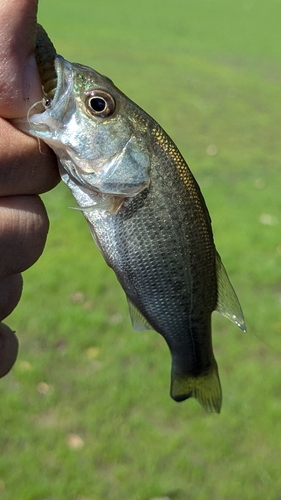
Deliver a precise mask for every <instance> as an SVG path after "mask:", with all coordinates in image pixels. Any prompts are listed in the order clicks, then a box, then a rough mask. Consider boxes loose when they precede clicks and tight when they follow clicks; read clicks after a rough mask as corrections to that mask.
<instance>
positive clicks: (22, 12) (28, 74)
mask: <svg viewBox="0 0 281 500" xmlns="http://www.w3.org/2000/svg"><path fill="white" fill-rule="evenodd" d="M37 4H38V0H1V2H0V116H1V117H3V118H21V117H24V116H26V114H27V111H28V109H29V108H30V106H31V105H32V104H34V102H36V101H38V100H40V99H42V88H41V83H40V78H39V74H38V71H37V66H36V62H35V58H34V49H35V43H36V14H37Z"/></svg>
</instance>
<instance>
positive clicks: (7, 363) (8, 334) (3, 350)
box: [0, 323, 19, 377]
mask: <svg viewBox="0 0 281 500" xmlns="http://www.w3.org/2000/svg"><path fill="white" fill-rule="evenodd" d="M18 350H19V343H18V339H17V337H16V335H15V332H13V331H12V330H11V329H10V328H9V327H8V326H7V325H4V323H0V377H4V375H6V374H7V373H8V372H9V371H10V370H11V368H12V367H13V365H14V363H15V361H16V359H17V356H18Z"/></svg>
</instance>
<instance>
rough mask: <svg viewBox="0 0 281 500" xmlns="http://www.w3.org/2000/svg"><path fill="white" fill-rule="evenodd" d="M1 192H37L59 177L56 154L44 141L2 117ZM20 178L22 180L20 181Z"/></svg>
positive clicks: (0, 148) (8, 193) (42, 190)
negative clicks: (24, 132)
mask: <svg viewBox="0 0 281 500" xmlns="http://www.w3.org/2000/svg"><path fill="white" fill-rule="evenodd" d="M0 137H1V143H0V196H11V195H15V194H38V193H44V192H45V191H49V190H50V189H52V188H53V187H54V186H56V185H57V184H58V182H59V181H60V177H59V172H58V166H57V160H56V156H55V154H54V153H53V151H52V150H51V149H49V148H48V147H47V146H46V145H45V144H44V143H43V142H41V143H40V149H39V143H38V141H37V139H35V138H34V137H30V136H27V135H26V134H23V133H22V132H20V131H19V130H17V129H16V128H14V127H13V126H12V125H11V124H10V123H9V122H7V121H6V120H3V119H1V118H0ZM19 180H20V181H19Z"/></svg>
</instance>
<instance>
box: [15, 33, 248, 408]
mask: <svg viewBox="0 0 281 500" xmlns="http://www.w3.org/2000/svg"><path fill="white" fill-rule="evenodd" d="M37 62H38V67H39V71H40V74H41V78H42V83H43V89H44V99H43V100H42V104H41V109H40V105H39V108H38V106H37V108H36V107H34V108H33V109H32V110H31V111H30V113H29V117H28V120H26V121H23V120H20V121H19V120H18V121H17V122H16V126H18V127H19V128H21V129H22V130H23V131H25V132H27V133H29V134H31V135H34V136H36V137H38V138H40V139H42V140H43V141H45V142H46V143H47V144H48V145H49V146H50V147H51V148H52V149H53V150H54V151H55V153H56V155H57V157H58V159H59V168H60V174H61V177H62V180H63V181H64V182H65V184H66V185H67V186H68V187H69V188H70V189H71V191H72V193H73V195H74V197H75V199H76V200H77V203H78V205H79V207H80V209H81V210H82V211H83V214H84V216H85V218H86V219H87V221H88V224H89V227H90V230H91V233H92V236H93V238H94V240H95V242H96V244H97V246H98V248H99V249H100V251H101V252H102V254H103V256H104V259H105V261H106V263H107V264H108V265H109V266H110V267H111V268H112V269H113V270H114V271H115V274H116V276H117V278H118V280H119V282H120V283H121V285H122V287H123V289H124V291H125V293H126V296H127V299H128V304H129V311H130V315H131V319H132V324H133V327H134V329H135V330H142V329H146V328H152V329H154V330H156V332H158V333H160V334H161V335H162V336H163V337H164V339H165V340H166V342H167V344H168V347H169V349H170V352H171V357H172V370H171V396H172V398H173V399H174V400H175V401H183V400H185V399H187V398H189V397H195V398H196V399H197V400H198V401H199V402H200V403H201V404H202V405H203V407H204V408H205V409H206V410H208V411H215V412H219V411H220V408H221V400H222V394H221V385H220V381H219V375H218V369H217V363H216V361H215V357H214V354H213V348H212V335H211V314H212V312H213V311H214V310H217V311H218V312H220V313H221V314H223V315H224V316H226V317H227V318H229V319H230V320H231V321H233V322H234V323H235V324H236V325H238V326H239V328H241V330H243V331H246V328H245V322H244V317H243V313H242V310H241V307H240V304H239V301H238V298H237V296H236V294H235V291H234V289H233V287H232V285H231V284H230V281H229V279H228V276H227V273H226V271H225V268H224V266H223V264H222V261H221V259H220V256H219V254H218V253H217V251H216V248H215V245H214V241H213V234H212V228H211V219H210V216H209V213H208V210H207V207H206V204H205V201H204V198H203V196H202V194H201V191H200V188H199V186H198V184H197V182H196V180H195V179H194V177H193V175H192V173H191V171H190V169H189V168H188V166H187V164H186V162H185V160H184V159H183V157H182V155H181V154H180V152H179V150H178V149H177V147H176V146H175V144H174V143H173V141H172V140H171V138H170V137H169V136H168V135H167V134H166V133H165V132H164V130H163V129H162V128H161V127H160V125H158V123H157V122H156V121H155V120H154V119H153V118H151V116H149V115H148V114H147V113H146V112H144V111H143V110H142V109H141V108H140V107H138V106H137V105H136V104H135V103H134V102H132V101H131V100H130V99H129V98H128V97H127V96H125V95H124V94H123V93H122V92H121V91H120V90H119V89H118V88H117V87H116V86H115V85H114V84H113V82H112V81H111V80H110V79H108V78H107V77H105V76H102V75H101V74H99V73H98V72H97V71H95V70H93V69H91V68H89V67H87V66H83V65H81V64H76V63H70V62H68V61H66V60H65V59H64V58H63V57H61V56H58V55H56V53H55V50H54V48H53V46H52V44H51V42H50V40H49V39H48V38H47V36H46V34H45V33H44V31H42V29H41V28H40V27H39V28H38V42H37ZM46 68H47V69H46ZM42 105H43V106H42Z"/></svg>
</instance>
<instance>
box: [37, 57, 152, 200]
mask: <svg viewBox="0 0 281 500" xmlns="http://www.w3.org/2000/svg"><path fill="white" fill-rule="evenodd" d="M55 70H56V74H57V87H56V91H55V94H54V98H53V99H52V100H47V101H46V109H45V111H44V112H43V113H35V114H33V115H31V116H30V117H29V126H30V127H31V129H32V130H31V131H30V132H31V133H33V134H34V135H36V136H37V137H39V138H40V139H42V140H44V141H45V142H46V143H47V144H49V146H51V148H52V149H53V150H54V151H55V153H56V155H57V156H58V157H59V159H60V163H61V165H62V167H63V168H64V169H65V170H66V172H67V174H68V175H69V176H71V178H72V179H74V181H75V182H77V183H79V184H80V185H82V186H85V187H86V188H88V189H93V190H97V191H99V192H100V193H103V194H108V195H116V196H121V197H124V198H126V197H131V196H135V195H136V194H138V193H139V192H140V191H142V190H143V189H145V188H146V187H148V185H149V182H150V163H151V156H152V153H151V151H150V149H149V140H148V134H149V130H148V121H147V120H146V115H145V113H144V112H143V114H142V111H141V110H140V108H138V106H137V105H136V104H134V103H133V102H132V101H130V100H129V99H128V98H127V97H126V96H125V95H124V94H123V93H122V92H121V91H120V90H119V89H117V87H115V85H114V84H113V82H112V81H111V80H110V79H109V78H107V77H105V76H103V75H101V74H99V73H98V72H96V71H95V70H93V69H91V68H89V67H87V66H82V65H80V64H76V63H70V62H68V61H66V60H65V59H64V58H63V57H61V56H57V57H56V59H55Z"/></svg>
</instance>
